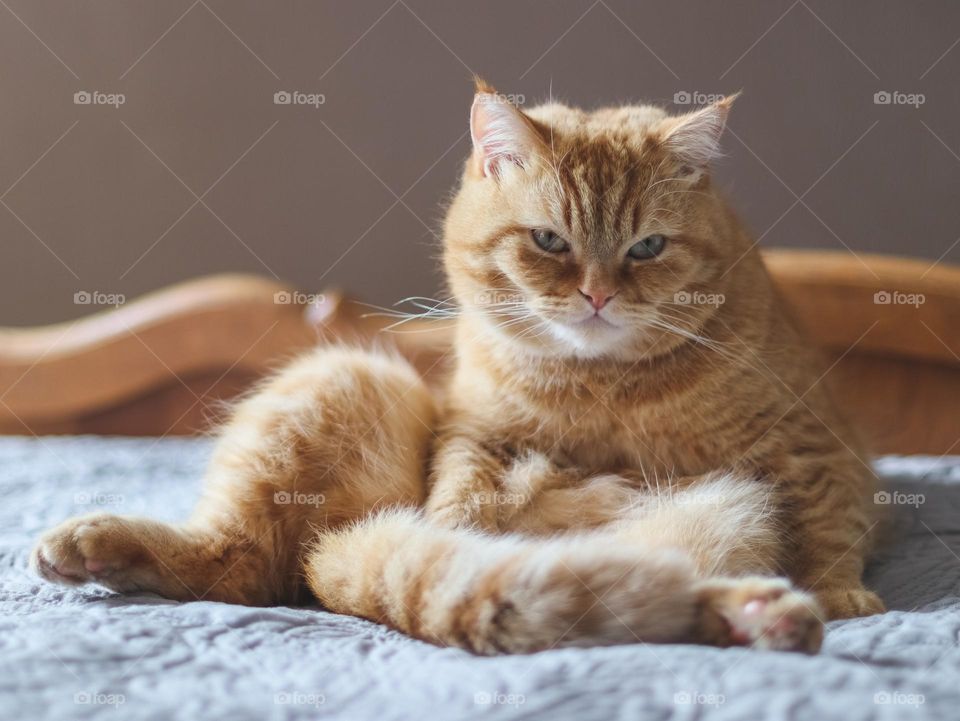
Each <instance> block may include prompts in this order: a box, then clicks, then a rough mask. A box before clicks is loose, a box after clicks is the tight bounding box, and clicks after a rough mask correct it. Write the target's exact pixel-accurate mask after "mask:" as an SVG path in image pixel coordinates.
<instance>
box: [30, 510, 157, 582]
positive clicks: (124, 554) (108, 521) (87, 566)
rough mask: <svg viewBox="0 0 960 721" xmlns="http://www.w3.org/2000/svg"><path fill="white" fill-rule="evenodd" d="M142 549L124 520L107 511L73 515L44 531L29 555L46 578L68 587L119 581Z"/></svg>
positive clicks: (39, 572) (42, 576) (31, 561)
mask: <svg viewBox="0 0 960 721" xmlns="http://www.w3.org/2000/svg"><path fill="white" fill-rule="evenodd" d="M140 553H142V548H141V547H140V546H139V544H137V543H136V542H134V541H132V539H131V537H130V533H129V529H128V528H127V527H126V524H125V523H124V521H123V519H121V518H118V517H117V516H111V515H109V514H106V513H99V514H95V515H91V516H83V517H80V518H74V519H71V520H69V521H65V522H64V523H61V524H60V525H59V526H57V527H56V528H54V529H52V530H50V531H48V532H47V533H45V534H44V535H43V536H42V537H41V538H40V540H39V541H38V542H37V545H36V546H35V547H34V549H33V552H32V553H31V554H30V565H31V567H32V568H33V569H34V571H35V572H36V573H37V574H38V575H39V576H40V577H41V578H44V579H46V580H47V581H52V582H53V583H60V584H64V585H68V586H79V585H82V584H84V583H88V582H91V581H93V582H96V583H100V584H103V585H106V586H109V587H113V586H114V585H115V584H114V583H111V582H110V581H111V579H113V580H115V581H120V578H119V574H122V571H123V570H124V569H125V568H127V567H129V566H130V565H131V564H132V563H133V562H134V561H135V559H136V558H137V557H138V555H139V554H140ZM121 585H122V584H121Z"/></svg>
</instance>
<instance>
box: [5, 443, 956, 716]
mask: <svg viewBox="0 0 960 721" xmlns="http://www.w3.org/2000/svg"><path fill="white" fill-rule="evenodd" d="M209 450H210V445H209V442H207V441H202V440H175V439H165V440H152V439H146V440H144V439H139V440H132V439H98V438H46V439H42V440H37V439H19V438H0V499H2V500H0V604H2V607H0V718H2V719H16V720H17V721H21V720H22V721H28V720H35V719H36V720H39V719H86V718H104V719H162V720H164V721H167V720H169V719H190V720H191V721H192V720H194V719H216V718H229V719H235V720H238V721H239V720H241V719H307V718H324V717H335V718H345V719H358V720H362V719H374V720H375V721H387V720H388V719H408V718H423V719H459V718H473V717H480V716H482V717H484V718H494V719H497V718H510V719H515V718H540V717H544V718H549V719H566V718H570V719H580V720H588V719H614V718H623V719H647V718H650V719H667V718H681V719H696V718H709V719H751V720H752V719H763V718H770V719H788V718H789V719H794V718H796V719H801V718H802V719H843V720H844V721H857V720H859V719H933V718H942V719H957V718H960V648H958V631H960V600H958V595H960V558H958V554H960V458H956V457H953V458H943V459H931V458H919V457H915V458H884V459H881V460H880V461H878V464H877V465H878V468H879V469H880V472H881V473H882V475H883V476H884V478H885V481H886V483H887V484H888V487H889V489H890V491H891V495H890V496H889V497H887V499H886V500H889V501H891V504H892V505H893V506H894V511H895V523H894V529H895V533H894V537H895V540H894V541H893V542H892V543H891V544H890V545H889V547H888V548H887V549H886V550H885V551H883V552H882V553H881V555H880V556H879V557H878V558H877V559H876V560H875V561H874V562H873V563H872V565H871V567H870V569H869V574H868V581H869V583H870V584H871V585H872V586H873V588H875V589H876V590H877V591H878V592H879V593H880V595H881V596H882V597H883V598H884V600H885V601H886V602H887V604H888V606H889V607H890V609H891V610H890V611H889V612H888V613H886V614H884V615H882V616H875V617H872V618H866V619H858V620H854V621H848V622H839V623H833V624H831V625H830V628H829V630H828V633H827V637H826V642H825V647H824V650H823V652H822V653H821V654H820V655H818V656H816V657H806V656H800V655H794V654H785V653H761V652H755V651H747V650H742V649H727V650H720V649H713V648H700V647H694V646H680V645H676V646H648V645H639V644H638V645H632V646H621V647H617V648H597V649H586V650H573V649H568V650H557V651H549V652H546V653H540V654H535V655H531V656H515V657H504V658H477V657H474V656H471V655H470V654H467V653H465V652H462V651H459V650H454V649H440V648H435V647H433V646H430V645H427V644H425V643H421V642H419V641H414V640H411V639H409V638H406V637H404V636H403V635H401V634H399V633H395V632H392V631H389V630H387V629H385V628H383V627H381V626H378V625H376V624H373V623H367V622H365V621H361V620H357V619H354V618H347V617H343V616H335V615H332V614H329V613H325V612H323V611H320V610H318V609H316V608H270V609H253V608H245V607H242V606H230V605H225V604H220V603H208V602H199V603H184V604H181V603H174V602H172V601H167V600H164V599H161V598H157V597H155V596H152V595H139V596H132V597H123V596H117V595H114V594H112V593H109V592H107V591H105V590H103V589H97V588H92V587H91V588H82V589H66V588H62V587H59V586H54V585H51V584H46V583H42V582H40V581H39V580H38V579H36V578H34V577H33V576H32V575H31V574H30V572H29V571H28V569H27V554H28V551H29V548H30V546H31V544H32V542H33V539H35V538H36V536H37V535H38V534H39V533H40V532H41V531H42V530H44V529H45V528H47V527H49V526H51V525H53V524H55V523H57V522H59V521H61V520H63V519H64V518H66V517H68V516H70V515H72V514H77V513H84V512H89V511H93V510H111V511H115V512H118V513H130V514H147V515H151V516H155V517H158V518H164V519H171V520H176V519H181V518H183V517H185V515H186V514H187V513H188V511H189V509H190V507H191V505H192V504H193V502H194V500H195V498H196V497H197V494H198V491H199V482H198V479H199V477H200V474H201V471H202V468H203V465H204V462H205V459H206V457H207V455H208V453H209Z"/></svg>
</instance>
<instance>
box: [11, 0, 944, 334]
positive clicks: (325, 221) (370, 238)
mask: <svg viewBox="0 0 960 721" xmlns="http://www.w3.org/2000/svg"><path fill="white" fill-rule="evenodd" d="M192 2H193V0H163V1H160V0H126V1H124V2H110V3H63V2H62V1H61V2H54V1H53V0H7V6H8V7H9V10H8V9H6V8H0V67H2V68H3V72H2V74H0V97H2V98H3V102H2V103H0V138H2V145H0V199H2V203H3V205H0V239H2V240H0V253H2V255H0V324H10V325H19V324H31V323H41V322H50V321H55V320H63V319H69V318H75V317H78V316H80V315H84V314H86V313H88V312H90V310H91V306H89V305H82V304H80V305H78V304H76V303H75V302H74V295H75V294H76V293H78V292H83V291H86V292H88V293H95V292H99V293H104V294H109V293H115V294H123V295H125V296H126V297H128V298H129V297H133V296H135V295H137V294H139V293H142V292H144V291H146V290H150V289H153V288H156V287H159V286H163V285H166V284H169V283H172V282H174V281H177V280H181V279H184V278H189V277H192V276H196V275H199V274H203V273H212V272H217V271H225V270H233V271H249V272H255V273H266V274H271V273H272V274H275V275H277V276H279V277H280V278H283V279H287V280H290V281H293V282H294V283H296V284H298V285H299V286H301V287H303V288H305V289H309V290H316V289H320V288H325V287H330V286H334V285H335V286H340V287H345V288H347V289H348V290H350V291H352V292H353V293H355V294H357V295H360V296H362V297H364V298H365V299H367V300H370V301H372V302H377V303H382V304H386V303H390V302H392V301H394V300H396V299H399V298H402V297H404V296H407V295H412V294H424V295H426V294H431V293H434V292H436V290H437V288H438V282H439V281H438V276H437V274H436V272H435V261H434V258H435V255H436V241H435V238H434V237H433V235H432V234H431V229H432V230H436V229H437V228H438V225H439V223H438V220H439V217H440V215H439V206H440V203H441V202H442V200H443V198H444V197H445V194H446V193H447V191H448V189H449V188H450V186H451V184H452V183H453V182H454V180H455V178H456V176H457V173H458V169H459V164H460V162H461V161H462V158H463V157H464V156H465V154H466V153H467V151H468V140H467V136H466V135H465V131H466V117H467V108H468V104H469V102H470V96H471V86H470V82H469V76H470V73H471V71H475V72H477V73H480V74H482V75H483V76H485V77H486V78H488V79H489V80H490V81H492V82H493V83H494V84H496V85H497V86H498V87H499V88H500V90H501V91H503V92H505V93H517V94H522V95H524V96H525V98H526V102H527V103H532V102H535V101H537V100H538V99H542V98H544V97H545V96H546V95H547V93H548V89H549V88H550V86H551V84H552V87H553V92H554V94H555V95H556V96H557V97H560V98H563V99H567V100H569V101H571V102H574V103H578V104H583V105H587V106H589V105H594V104H599V103H611V102H618V101H626V100H631V99H647V100H652V101H657V102H661V103H666V104H668V105H672V104H673V100H674V96H675V94H676V93H678V92H683V91H687V92H690V93H693V92H698V93H723V92H731V91H734V90H737V89H741V88H742V89H744V90H745V95H744V97H743V98H742V99H741V100H740V101H739V102H738V104H737V107H736V110H735V112H734V115H733V118H732V123H731V130H732V132H733V133H734V134H735V135H734V134H731V135H729V136H728V138H727V141H726V149H727V151H728V154H729V157H728V158H727V159H726V160H724V161H723V163H722V165H721V167H720V170H719V174H720V177H721V181H722V183H723V184H724V185H725V186H727V187H728V189H729V192H730V193H731V194H732V195H733V196H734V198H735V200H736V203H737V205H738V206H739V208H740V209H741V211H742V212H743V214H744V216H745V217H746V218H747V220H748V221H749V223H750V225H751V226H752V227H753V229H754V230H755V231H756V233H757V234H758V235H760V234H763V243H764V244H776V245H791V246H802V247H819V248H838V249H844V248H845V247H849V248H851V249H853V250H854V251H858V252H885V253H898V254H904V255H918V256H923V257H926V258H930V259H931V260H935V259H938V258H940V257H941V256H945V259H946V260H951V259H952V260H953V261H954V262H960V246H957V247H953V244H954V243H955V242H956V241H957V239H958V236H960V202H958V200H960V198H958V192H957V189H958V187H960V186H958V180H960V157H958V152H960V150H958V149H960V124H958V123H957V118H958V110H960V96H958V87H957V73H958V70H960V46H958V47H952V45H953V44H954V43H955V41H957V39H958V35H960V4H958V3H955V2H949V1H948V0H942V1H941V2H910V1H907V0H903V2H866V1H863V0H861V1H859V2H830V1H829V0H798V2H794V3H792V4H791V2H789V0H778V1H770V0H740V1H736V2H733V1H725V2H717V1H716V0H701V1H688V2H660V3H651V2H643V3H640V2H625V1H624V0H600V1H599V2H596V3H592V4H591V0H586V1H577V2H573V1H572V0H571V1H566V0H565V1H562V2H561V1H557V2H543V1H540V2H532V1H530V0H523V1H520V2H518V1H516V0H498V1H496V2H485V3H467V2H453V1H451V0H429V1H427V0H397V2H393V0H378V1H377V2H347V0H340V1H338V2H331V1H328V2H307V1H306V0H303V1H300V2H286V1H284V2H266V1H265V0H264V1H262V2H254V1H253V0H205V1H203V2H199V3H196V4H192ZM944 53H945V54H944ZM941 56H942V57H941ZM938 59H939V60H938ZM81 90H87V91H94V90H96V91H100V92H104V93H122V94H123V95H124V96H125V102H124V104H123V105H121V106H120V107H118V108H114V107H111V106H109V105H106V106H104V105H78V104H75V103H74V93H75V92H78V91H81ZM280 90H298V91H301V92H304V93H322V94H323V95H324V96H325V102H324V103H323V104H322V105H320V106H319V107H317V108H313V107H309V106H293V105H275V104H274V102H273V96H274V93H275V92H276V91H280ZM881 90H887V91H900V92H903V93H914V94H917V93H922V94H923V95H924V96H925V98H924V100H925V102H924V103H923V104H922V105H921V106H920V107H911V106H907V105H895V104H890V105H883V104H880V105H878V104H875V103H874V93H875V92H877V91H881ZM64 133H65V134H64ZM61 136H62V137H61ZM737 138H740V139H742V141H743V143H745V144H746V146H749V149H748V148H747V147H746V146H745V145H744V144H743V143H741V141H740V140H738V139H737ZM58 139H59V142H56V141H58ZM51 146H53V147H52V149H51ZM44 153H46V154H44ZM24 173H26V174H25V175H24ZM196 196H201V197H202V201H201V202H197V198H196ZM797 196H799V197H800V198H801V200H800V201H798V200H797ZM191 206H193V207H192V209H191Z"/></svg>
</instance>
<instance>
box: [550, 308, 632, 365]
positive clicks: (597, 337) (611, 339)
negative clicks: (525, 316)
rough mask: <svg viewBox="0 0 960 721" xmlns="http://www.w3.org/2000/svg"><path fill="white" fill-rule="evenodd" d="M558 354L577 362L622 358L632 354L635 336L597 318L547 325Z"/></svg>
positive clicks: (555, 322) (553, 322) (624, 329)
mask: <svg viewBox="0 0 960 721" xmlns="http://www.w3.org/2000/svg"><path fill="white" fill-rule="evenodd" d="M547 326H548V328H549V333H550V335H551V336H552V339H553V340H554V341H555V351H560V352H561V353H566V354H569V355H571V356H575V357H577V358H602V357H620V356H623V355H624V354H627V353H629V351H630V349H631V346H632V343H631V342H630V341H631V337H632V334H631V333H630V332H629V331H628V329H626V328H624V327H621V326H617V325H614V324H613V323H610V322H609V321H607V320H605V319H603V318H601V317H599V316H594V317H592V318H588V319H587V320H584V321H580V322H577V323H561V322H557V321H547Z"/></svg>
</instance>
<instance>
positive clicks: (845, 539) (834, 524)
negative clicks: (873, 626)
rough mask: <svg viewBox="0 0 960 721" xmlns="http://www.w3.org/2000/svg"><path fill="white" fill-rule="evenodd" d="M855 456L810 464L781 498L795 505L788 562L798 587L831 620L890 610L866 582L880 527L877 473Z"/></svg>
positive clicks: (790, 520) (790, 530) (789, 532)
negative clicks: (876, 504) (865, 572)
mask: <svg viewBox="0 0 960 721" xmlns="http://www.w3.org/2000/svg"><path fill="white" fill-rule="evenodd" d="M851 456H852V454H849V455H847V457H846V458H827V459H824V461H823V463H822V464H817V465H816V466H813V467H810V468H808V469H806V472H805V474H804V475H803V476H801V477H798V479H796V480H793V481H792V482H791V483H790V484H789V485H786V484H784V486H783V494H784V498H783V500H782V501H781V502H782V503H784V504H785V505H787V506H788V507H789V508H790V509H791V514H790V518H789V522H790V524H789V526H788V528H787V531H788V536H789V538H790V540H791V542H790V544H789V547H788V552H787V558H786V560H785V567H786V569H787V571H788V573H789V574H790V577H791V578H793V579H794V580H795V581H796V583H797V585H798V586H800V587H801V588H805V589H807V590H809V591H810V592H811V593H813V594H815V595H816V597H817V600H818V601H819V602H820V605H821V606H822V607H823V609H824V611H825V613H826V617H827V618H828V619H830V620H833V619H841V618H853V617H858V616H869V615H872V614H875V613H883V612H884V610H885V609H884V605H883V601H881V600H880V597H879V596H877V595H876V594H875V593H874V592H873V591H870V590H869V589H867V588H865V587H864V585H863V581H862V575H863V570H864V564H865V559H866V556H867V554H868V553H869V550H870V547H871V545H872V541H873V535H874V533H875V532H876V524H877V517H876V514H875V513H874V512H871V511H872V509H871V506H870V502H871V501H872V500H873V498H872V494H873V484H874V483H875V478H874V477H873V475H872V472H871V471H870V470H869V468H867V467H866V466H864V465H862V464H860V463H859V461H856V459H853V458H851Z"/></svg>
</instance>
